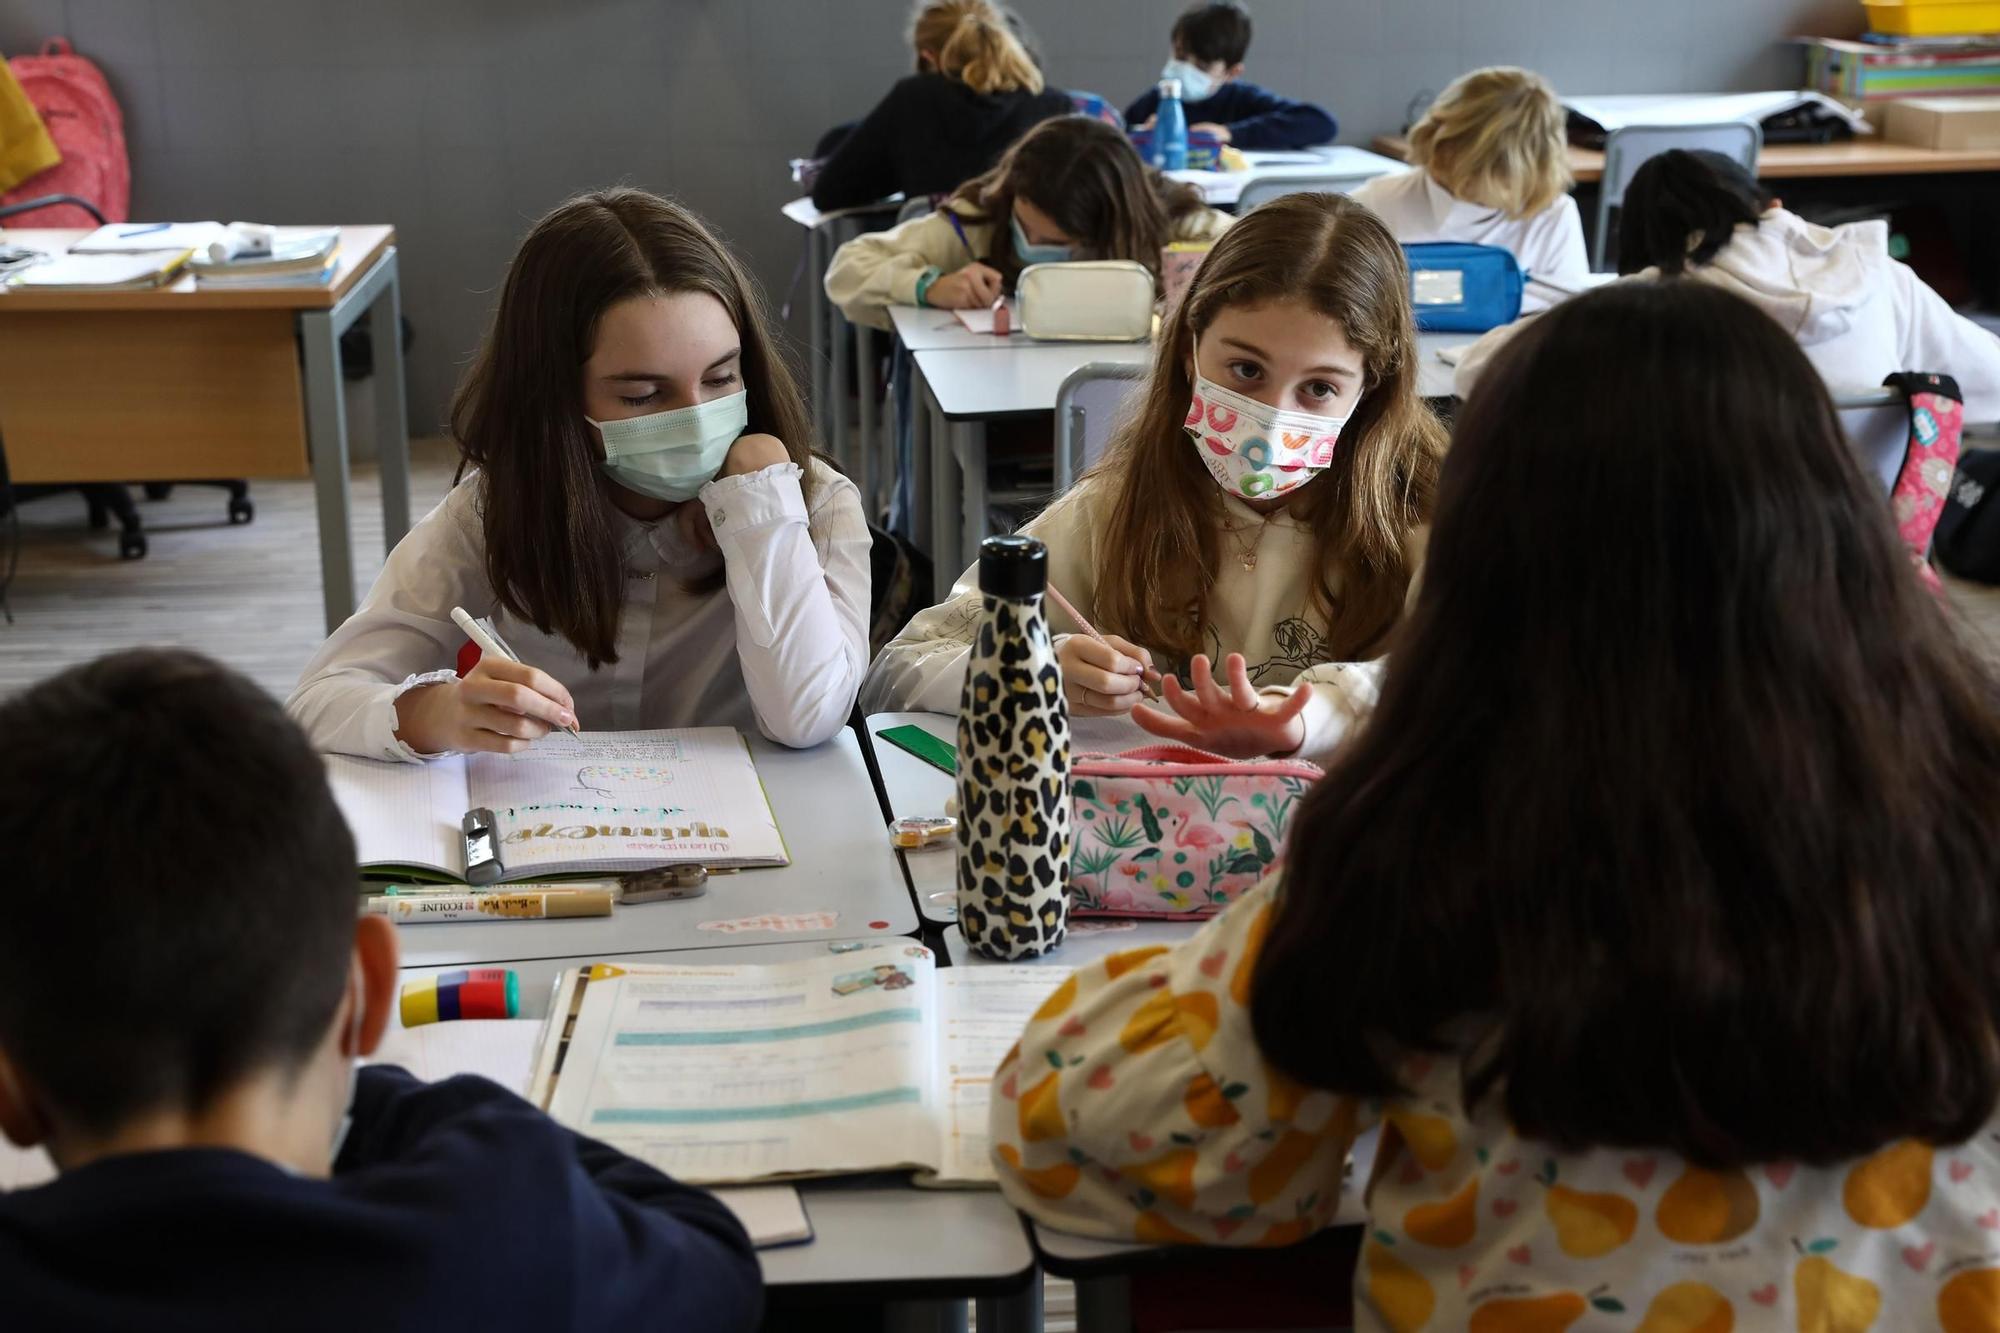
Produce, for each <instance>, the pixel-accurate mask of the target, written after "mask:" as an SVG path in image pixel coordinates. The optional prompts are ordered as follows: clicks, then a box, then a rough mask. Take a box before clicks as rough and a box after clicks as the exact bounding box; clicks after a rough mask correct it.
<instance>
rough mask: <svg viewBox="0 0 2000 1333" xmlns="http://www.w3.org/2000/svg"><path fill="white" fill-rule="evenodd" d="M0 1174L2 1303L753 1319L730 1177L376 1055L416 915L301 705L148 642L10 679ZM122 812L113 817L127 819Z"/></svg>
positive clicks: (64, 1318)
mask: <svg viewBox="0 0 2000 1333" xmlns="http://www.w3.org/2000/svg"><path fill="white" fill-rule="evenodd" d="M0 748H4V750H5V752H6V754H7V756H8V762H7V763H6V764H5V765H0V838H4V839H5V840H6V845H7V846H8V847H9V849H10V851H9V853H8V863H9V866H10V868H11V869H12V870H13V871H14V872H16V873H18V874H20V875H21V876H23V877H24V878H23V880H22V883H24V884H32V885H33V886H34V892H33V893H32V894H22V895H17V899H16V901H14V902H13V903H12V904H11V905H10V907H9V913H8V917H9V919H8V928H7V929H6V930H5V931H0V1131H4V1132H5V1133H6V1135H7V1137H8V1138H9V1139H10V1140H12V1141H13V1142H14V1143H17V1144H21V1145H24V1146H31V1145H37V1144H39V1145H41V1146H43V1147H45V1148H46V1149H47V1150H48V1153H49V1155H50V1157H51V1158H53V1159H54V1162H55V1165H56V1167H57V1168H58V1170H59V1172H60V1174H59V1175H58V1177H57V1178H56V1179H55V1180H54V1181H52V1182H51V1183H49V1184H46V1185H42V1186H39V1187H37V1188H34V1189H28V1190H22V1191H18V1192H16V1193H12V1194H0V1292H4V1293H5V1294H4V1296H0V1307H4V1309H5V1312H6V1314H5V1322H6V1324H7V1326H8V1327H10V1328H21V1329H62V1330H65V1333H97V1331H98V1330H103V1331H105V1333H109V1331H110V1330H126V1329H132V1328H141V1327H143V1328H161V1329H165V1328H176V1329H195V1328H199V1329H204V1330H213V1331H215V1333H228V1331H229V1330H239V1329H240V1330H245V1333H248V1331H249V1330H263V1329H270V1328H279V1327H282V1328H302V1327H310V1328H328V1329H331V1328H350V1329H358V1328H369V1329H384V1330H396V1331H398V1333H419V1331H420V1330H430V1329H440V1328H539V1329H572V1328H621V1327H640V1326H662V1325H664V1326H671V1327H674V1328H687V1329H706V1330H717V1331H720V1330H727V1329H751V1328H755V1327H756V1326H757V1320H758V1312H759V1307H760V1305H761V1299H760V1279H759V1276H758V1267H757V1260H756V1257H755V1255H754V1254H753V1253H752V1251H751V1249H750V1242H749V1238H748V1237H747V1236H745V1235H744V1233H743V1229H742V1228H741V1227H740V1226H739V1225H738V1224H737V1222H736V1220H735V1219H734V1218H733V1217H731V1216H730V1214H729V1212H728V1211H727V1210H726V1209H724V1208H723V1206H722V1205H721V1204H720V1203H718V1202H716V1200H715V1199H713V1198H711V1197H710V1196H708V1195H707V1194H704V1193H702V1192H701V1191H699V1190H695V1189H691V1188H689V1187H687V1186H684V1185H679V1184H676V1183H675V1182H674V1181H672V1180H669V1179H668V1178H667V1177H665V1176H663V1175H661V1174H660V1173H659V1172H658V1171H655V1170H653V1169H652V1168H651V1167H648V1166H646V1165H644V1164H642V1163H640V1162H637V1161H634V1160H632V1159H631V1158H629V1157H626V1156H625V1155H624V1154H622V1153H620V1152H618V1151H616V1150H615V1149H612V1148H608V1147H605V1146H604V1145H602V1144H599V1143H595V1142H593V1141H591V1140H589V1139H585V1138H581V1137H579V1136H578V1135H575V1134H572V1133H570V1132H569V1131H568V1130H566V1129H563V1128H561V1127H560V1126H558V1125H556V1124H555V1123H554V1122H553V1121H551V1120H549V1119H548V1117H546V1116H544V1115H543V1114H542V1113H541V1112H539V1111H537V1110H535V1109H534V1108H533V1107H532V1106H530V1105H529V1104H528V1103H527V1102H525V1101H523V1100H522V1099H521V1098H520V1097H518V1096H516V1095H515V1094H513V1093H512V1092H509V1091H506V1090H504V1089H502V1088H500V1087H499V1086H497V1085H495V1084H493V1083H490V1082H488V1081H486V1080H485V1079H482V1078H475V1077H470V1076H465V1077H459V1078H454V1079H450V1080H447V1081H445V1082H442V1083H437V1084H434V1085H427V1084H423V1083H419V1082H418V1081H416V1080H415V1079H413V1078H412V1077H411V1076H410V1075H409V1074H407V1073H405V1072H404V1071H402V1070H400V1069H395V1068H386V1067H371V1068H366V1069H361V1070H359V1071H358V1072H357V1070H356V1063H357V1062H358V1061H359V1060H360V1059H361V1058H362V1057H364V1056H367V1055H369V1054H370V1053H371V1052H373V1051H374V1050H375V1049H376V1046H377V1045H378V1043H379V1042H380V1041H381V1040H382V1034H383V1031H384V1029H385V1028H386V1027H387V1025H388V1024H389V1023H390V1022H391V1021H393V1019H392V1008H393V1006H394V1004H395V994H396V982H397V972H396V935H395V929H394V927H393V926H391V925H390V924H389V922H388V921H386V920H384V919H383V918H380V917H367V916H364V917H361V918H360V919H359V920H357V919H356V917H355V904H356V899H355V892H354V886H355V882H356V877H357V875H358V873H359V872H358V870H357V868H356V866H355V862H354V841H353V839H352V837H351V836H350V835H349V833H348V830H347V824H346V822H345V821H344V820H343V819H342V817H341V813H340V810H339V808H338V807H337V806H335V804H334V801H333V796H332V793H331V792H329V791H328V789H327V785H326V777H325V770H324V768H323V765H322V762H321V760H320V757H319V756H318V755H317V754H316V753H315V752H314V750H313V748H312V747H311V746H310V745H309V744H308V743H307V741H306V739H305V737H304V736H303V735H301V734H300V732H299V730H298V728H297V727H296V726H294V725H293V724H292V723H291V722H290V721H289V720H287V719H286V717H285V716H284V714H283V713H282V711H281V710H280V709H279V707H278V705H277V703H276V702H275V701H273V700H272V699H271V698H270V696H269V695H267V694H265V693H264V692H263V691H262V690H261V689H259V688H258V687H257V686H256V685H254V684H252V683H251V682H250V681H248V680H245V679H243V678H242V677H241V676H238V675H235V674H234V673H231V672H228V671H225V670H224V669H222V668H221V667H219V666H217V665H216V664H214V663H212V662H209V661H207V660H206V659H203V658H200V657H196V656H194V655H192V654H188V653H182V652H167V651H145V650H142V651H136V652H127V653H121V654H117V655H115V656H112V657H107V658H104V659H102V660H100V661H98V662H95V663H92V664H90V665H88V666H83V667H77V668H74V669H72V670H69V671H66V672H64V673H62V674H61V675H59V676H57V677H55V678H53V679H51V680H49V681H46V682H44V683H43V684H41V685H38V686H36V687H34V688H33V689H30V690H28V691H26V692H25V693H23V694H20V695H17V696H16V697H15V698H13V699H11V700H9V701H8V702H6V703H5V704H0ZM112 812H116V814H115V819H116V822H117V828H118V835H117V836H116V837H106V836H105V821H106V820H107V818H111V817H113V815H112Z"/></svg>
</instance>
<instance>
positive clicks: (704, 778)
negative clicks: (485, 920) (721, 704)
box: [326, 727, 789, 882]
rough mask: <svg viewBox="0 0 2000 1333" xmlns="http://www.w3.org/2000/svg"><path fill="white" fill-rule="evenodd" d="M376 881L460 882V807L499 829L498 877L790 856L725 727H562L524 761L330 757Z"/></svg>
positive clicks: (742, 750)
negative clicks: (482, 814)
mask: <svg viewBox="0 0 2000 1333" xmlns="http://www.w3.org/2000/svg"><path fill="white" fill-rule="evenodd" d="M326 767H327V780H328V781H329V782H330V783H331V784H332V786H333V794H334V799H336V800H337V801H338V802H339V803H340V809H341V813H343V814H345V815H346V816H347V823H348V826H349V827H350V828H351V829H353V830H354V840H355V842H356V844H357V845H358V847H359V850H360V858H361V864H362V866H363V867H364V868H365V869H366V870H367V871H369V873H370V874H371V875H374V876H377V877H381V876H389V877H396V878H405V879H446V880H457V879H462V878H463V877H464V874H465V839H464V835H463V834H462V832H461V831H460V821H461V820H462V819H463V818H464V817H465V812H466V811H467V810H472V809H477V808H479V807H485V808H488V809H491V810H492V811H493V813H494V816H495V818H496V820H497V824H498V828H497V832H498V835H499V842H500V858H501V862H502V864H503V865H504V866H505V868H506V869H505V873H504V874H503V875H502V876H501V879H502V881H503V882H513V881H518V880H532V879H541V878H547V877H548V876H550V875H571V874H610V873H615V872H619V871H626V870H650V869H654V868H656V867H659V866H663V865H676V864H682V863H697V864H700V865H705V866H769V865H784V864H785V863H786V862H787V860H788V859H789V858H788V857H787V856H786V853H785V840H784V838H783V837H782V836H781V835H780V834H779V832H778V821H777V819H776V818H775V817H774V816H773V815H772V813H771V804H770V801H769V800H767V799H766V798H765V795H764V786H763V783H762V782H760V781H759V780H758V777H757V766H756V764H755V763H754V762H753V761H752V760H751V758H750V750H749V747H748V746H746V745H745V744H744V742H743V737H742V736H741V735H739V734H738V733H737V732H736V731H735V730H734V729H733V728H730V727H693V728H687V729H683V730H677V731H600V732H587V733H585V734H584V736H583V737H582V738H581V739H578V738H576V737H573V736H570V735H568V734H566V733H563V732H557V733H555V734H553V735H550V736H547V737H545V738H544V739H542V740H540V741H538V742H536V743H535V745H534V746H532V747H531V748H529V749H527V750H524V751H522V752H521V753H520V754H515V755H504V754H474V755H450V756H447V757H445V758H443V759H433V760H431V761H430V762H429V763H425V764H392V763H385V762H382V761H380V760H374V759H355V758H352V757H349V756H346V755H332V756H329V757H328V758H327V761H326Z"/></svg>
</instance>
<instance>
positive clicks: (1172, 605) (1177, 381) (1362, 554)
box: [1092, 194, 1443, 661]
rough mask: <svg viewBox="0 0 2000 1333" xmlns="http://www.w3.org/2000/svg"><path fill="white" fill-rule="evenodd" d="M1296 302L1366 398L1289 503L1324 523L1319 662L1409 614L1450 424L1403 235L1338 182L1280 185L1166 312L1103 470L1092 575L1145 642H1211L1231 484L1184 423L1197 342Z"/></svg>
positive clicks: (1106, 604)
mask: <svg viewBox="0 0 2000 1333" xmlns="http://www.w3.org/2000/svg"><path fill="white" fill-rule="evenodd" d="M1287 301H1298V302H1302V303H1304V304H1305V305H1306V306H1308V307H1309V308H1310V309H1311V310H1313V311H1314V312H1316V313H1317V314H1319V315H1322V316H1324V317H1326V318H1327V319H1329V320H1331V321H1333V323H1335V324H1336V325H1338V326H1339V328H1340V331H1341V333H1342V335H1343V336H1344V337H1345V338H1346V340H1347V342H1348V345H1349V346H1351V347H1353V348H1354V350H1355V351H1357V352H1359V353H1360V354H1361V360H1362V366H1363V382H1362V386H1361V396H1360V401H1359V402H1358V404H1357V405H1356V406H1355V408H1354V412H1353V415H1352V416H1351V417H1349V418H1348V420H1347V424H1346V425H1344V426H1343V427H1342V428H1341V430H1340V440H1339V444H1338V446H1337V447H1336V448H1335V450H1334V454H1333V463H1332V465H1331V466H1330V467H1329V468H1328V469H1327V470H1326V472H1325V473H1324V474H1322V475H1321V476H1320V477H1319V478H1318V479H1317V480H1316V481H1314V482H1313V483H1312V484H1311V485H1309V486H1307V487H1305V488H1303V489H1301V490H1300V491H1299V493H1298V496H1299V498H1298V499H1297V500H1295V501H1294V502H1293V504H1292V506H1291V512H1292V513H1293V514H1295V515H1297V516H1299V517H1301V518H1303V519H1304V520H1305V521H1306V522H1307V523H1308V524H1310V526H1311V527H1312V529H1313V532H1314V534H1315V556H1316V559H1315V570H1314V577H1315V584H1314V589H1313V601H1314V604H1315V605H1316V606H1317V608H1318V609H1319V611H1320V612H1321V614H1322V616H1323V617H1324V618H1325V619H1326V621H1327V622H1328V626H1329V633H1328V635H1327V636H1326V639H1325V641H1324V642H1323V643H1322V644H1321V645H1320V647H1321V649H1322V653H1321V657H1322V658H1323V659H1324V660H1330V661H1343V660H1351V659H1355V658H1363V657H1368V656H1372V655H1373V654H1374V653H1375V652H1379V651H1380V648H1381V645H1382V641H1383V639H1384V637H1385V636H1386V635H1387V634H1388V632H1389V630H1390V629H1391V628H1393V627H1394V625H1395V623H1396V620H1397V618H1398V616H1399V615H1400V614H1401V611H1402V605H1403V600H1404V597H1405V595H1406V593H1407V591H1408V588H1409V580H1410V575H1411V573H1412V568H1413V565H1414V559H1415V557H1414V552H1413V551H1412V550H1411V548H1410V533H1411V530H1412V529H1413V528H1414V527H1416V526H1417V525H1419V524H1421V523H1422V522H1423V521H1424V516H1425V514H1426V513H1427V512H1428V510H1429V505H1430V496H1431V490H1432V487H1433V484H1434V481H1435V478H1436V470H1437V456H1438V453H1439V451H1440V450H1441V448H1442V444H1443V431H1442V428H1441V427H1440V426H1439V425H1438V423H1437V419H1436V418H1435V417H1434V416H1433V415H1432V414H1431V411H1430V409H1429V408H1428V407H1426V406H1425V404H1424V402H1423V400H1422V398H1420V397H1419V396H1418V394H1417V367H1416V346H1417V342H1416V325H1415V322H1414V318H1413V316H1412V314H1411V308H1410V297H1409V270H1408V269H1407V267H1406V266H1405V264H1404V259H1403V248H1402V247H1401V246H1400V245H1398V244H1397V243H1396V240H1395V238H1394V237H1393V236H1391V235H1390V234H1389V230H1388V228H1387V227H1385V226H1384V225H1383V224H1382V220H1381V219H1380V218H1378V217H1377V216H1376V215H1375V214H1374V213H1372V212H1370V211H1369V210H1368V209H1367V208H1365V207H1363V206H1362V205H1360V204H1357V203H1355V202H1354V201H1353V200H1351V199H1348V198H1346V197H1345V196H1343V195H1336V194H1291V195H1284V196H1281V197H1280V198H1277V199H1274V200H1272V201H1271V202H1270V203H1267V204H1263V205H1261V206H1259V207H1258V208H1256V209H1254V210H1252V211H1251V212H1250V213H1248V214H1247V215H1245V216H1244V217H1242V218H1240V219H1238V220H1237V222H1236V223H1235V224H1234V225H1233V226H1231V227H1230V228H1229V230H1227V231H1225V232H1224V233H1223V234H1222V237H1221V239H1220V240H1218V241H1217V242H1216V244H1215V248H1214V249H1213V250H1211V251H1210V252H1209V254H1208V257H1207V258H1206V259H1205V260H1204V261H1203V262H1202V265H1201V267H1200V269H1199V270H1197V271H1196V273H1195V276H1194V279H1193V281H1192V282H1191V283H1190V284H1189V286H1188V290H1187V292H1186V294H1185V295H1184V296H1183V297H1182V299H1181V301H1180V304H1179V305H1178V306H1176V307H1175V308H1174V310H1173V311H1172V312H1171V314H1170V316H1169V318H1168V322H1167V324H1166V326H1165V327H1164V328H1163V329H1162V331H1161V336H1160V339H1159V344H1158V347H1157V349H1156V350H1155V352H1154V356H1153V367H1152V372H1151V374H1150V376H1149V377H1148V379H1147V381H1146V386H1145V388H1144V390H1143V391H1142V392H1141V393H1140V395H1139V397H1138V398H1137V399H1135V403H1136V405H1137V406H1136V409H1135V410H1134V411H1133V412H1132V413H1131V415H1130V416H1129V417H1128V418H1127V420H1126V423H1125V425H1124V426H1123V427H1121V428H1120V430H1119V431H1118V432H1117V434H1116V435H1115V436H1114V437H1113V439H1112V442H1111V443H1110V445H1109V446H1107V449H1106V452H1105V455H1104V458H1103V459H1102V460H1101V461H1100V462H1099V464H1098V465H1097V467H1096V468H1095V469H1093V472H1092V479H1093V482H1094V484H1098V485H1103V486H1108V487H1110V488H1112V490H1113V492H1114V494H1115V496H1116V499H1115V500H1114V502H1113V505H1112V510H1111V514H1112V516H1111V519H1110V522H1109V524H1108V525H1107V529H1106V533H1107V535H1106V536H1105V538H1104V543H1105V544H1104V549H1105V550H1107V551H1117V552H1119V553H1120V554H1119V559H1118V560H1116V561H1113V562H1111V563H1109V564H1107V565H1106V566H1105V568H1104V570H1103V571H1102V577H1101V579H1100V582H1099V585H1098V589H1097V594H1096V596H1097V602H1098V605H1099V607H1100V608H1102V609H1103V613H1104V614H1103V617H1102V619H1103V620H1104V621H1105V623H1106V627H1107V628H1110V627H1114V626H1115V627H1116V628H1115V632H1117V633H1119V634H1121V635H1123V636H1125V637H1126V638H1128V639H1131V640H1132V641H1133V642H1135V643H1144V644H1148V645H1151V646H1153V647H1160V648H1167V649H1172V650H1176V651H1179V652H1180V653H1182V654H1183V655H1185V654H1187V653H1191V652H1196V651H1201V647H1200V645H1199V643H1198V641H1197V638H1196V635H1197V632H1198V629H1199V626H1200V625H1201V624H1203V623H1206V621H1205V619H1204V618H1203V617H1202V616H1199V615H1197V616H1196V617H1194V618H1193V619H1189V618H1188V617H1186V616H1185V615H1184V614H1183V613H1182V608H1185V607H1187V606H1188V605H1189V604H1190V603H1193V604H1195V605H1197V606H1199V605H1201V604H1202V602H1203V599H1204V598H1205V597H1206V595H1207V591H1208V587H1209V585H1210V583H1212V582H1213V571H1214V569H1215V567H1216V559H1217V557H1218V554H1219V550H1218V539H1217V536H1216V528H1217V525H1218V523H1219V522H1220V519H1221V515H1222V513H1223V509H1222V503H1223V502H1222V492H1221V491H1220V490H1219V489H1218V488H1217V486H1216V484H1215V482H1214V480H1213V478H1211V477H1210V475H1209V472H1208V469H1207V468H1206V467H1205V466H1204V465H1203V464H1202V462H1201V460H1200V458H1199V457H1198V456H1197V455H1196V453H1195V452H1194V450H1192V449H1191V448H1189V447H1188V442H1187V437H1186V435H1185V434H1184V431H1183V427H1184V426H1185V424H1186V413H1187V410H1188V404H1189V403H1190V401H1192V398H1193V393H1194V381H1193V378H1192V370H1193V367H1194V360H1195V344H1196V342H1197V340H1198V339H1199V338H1200V337H1201V334H1202V332H1203V331H1204V330H1205V329H1207V328H1208V326H1209V325H1210V324H1211V323H1213V322H1214V320H1215V318H1216V317H1217V316H1218V315H1219V314H1221V313H1222V312H1223V311H1224V310H1226V309H1230V308H1232V307H1258V306H1264V305H1268V304H1273V303H1279V302H1287Z"/></svg>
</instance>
